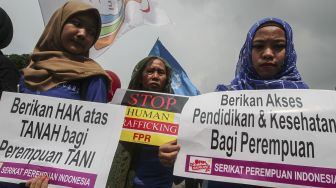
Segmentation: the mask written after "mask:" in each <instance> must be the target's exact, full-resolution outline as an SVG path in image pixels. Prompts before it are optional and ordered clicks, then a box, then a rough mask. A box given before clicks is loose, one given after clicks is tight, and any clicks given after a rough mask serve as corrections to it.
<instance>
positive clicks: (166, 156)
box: [159, 140, 181, 167]
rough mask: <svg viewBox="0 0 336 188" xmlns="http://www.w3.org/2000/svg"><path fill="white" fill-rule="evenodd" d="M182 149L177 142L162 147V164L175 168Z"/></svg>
mask: <svg viewBox="0 0 336 188" xmlns="http://www.w3.org/2000/svg"><path fill="white" fill-rule="evenodd" d="M180 148H181V146H180V145H178V144H177V140H173V141H170V142H168V143H165V144H163V145H161V146H160V148H159V159H160V162H161V164H163V166H166V167H171V166H173V164H174V162H175V160H176V157H177V154H178V152H179V151H180Z"/></svg>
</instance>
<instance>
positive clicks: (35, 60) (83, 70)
mask: <svg viewBox="0 0 336 188" xmlns="http://www.w3.org/2000/svg"><path fill="white" fill-rule="evenodd" d="M82 12H90V13H93V15H95V17H96V20H97V23H98V25H97V28H98V32H97V36H96V37H95V41H97V40H98V37H99V34H100V26H101V20H100V14H99V12H98V10H97V9H96V8H94V7H93V6H91V5H89V4H85V3H83V2H81V1H79V0H71V1H69V2H67V3H65V4H64V5H63V6H62V7H60V8H59V9H57V10H56V11H55V12H54V14H53V15H52V17H51V18H50V20H49V22H48V24H47V26H46V27H45V29H44V31H43V33H42V35H41V37H40V39H39V41H38V42H37V44H36V46H35V49H34V52H33V54H32V57H31V59H32V60H31V62H30V64H29V65H28V67H27V68H25V69H24V70H23V71H22V72H23V76H24V80H25V84H26V86H27V87H29V88H32V89H35V90H40V91H46V90H48V89H50V88H53V87H55V86H57V85H58V84H60V83H63V82H67V81H70V80H79V79H83V78H87V77H90V76H95V75H102V76H105V77H106V80H108V82H109V83H108V86H110V85H111V84H110V82H111V80H110V78H109V77H108V75H107V74H106V73H105V71H104V69H103V68H102V67H101V66H100V65H99V64H98V63H96V62H95V61H94V60H92V59H90V58H88V56H89V52H87V55H86V56H79V55H74V54H70V53H68V52H66V50H65V49H64V48H63V46H62V43H61V33H62V29H63V26H64V24H65V23H66V21H67V20H68V19H69V18H70V17H72V16H73V15H74V14H78V13H82Z"/></svg>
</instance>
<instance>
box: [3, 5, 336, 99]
mask: <svg viewBox="0 0 336 188" xmlns="http://www.w3.org/2000/svg"><path fill="white" fill-rule="evenodd" d="M156 1H157V2H158V5H159V6H160V8H162V9H164V10H165V11H166V13H167V14H168V16H169V17H170V19H171V20H172V22H174V24H169V25H165V26H141V27H137V28H134V29H133V30H131V31H129V32H127V33H126V34H124V35H123V36H121V37H120V38H119V39H118V40H117V41H116V42H115V43H114V44H113V45H112V46H111V47H110V48H109V49H108V50H107V51H106V52H105V53H104V54H103V55H101V56H100V57H98V58H97V59H96V61H97V62H98V63H100V64H101V65H102V67H103V68H104V69H109V70H112V71H113V72H115V73H117V74H118V76H119V77H120V80H121V83H122V88H127V86H128V83H129V80H130V77H131V72H132V70H133V68H134V66H135V65H136V63H137V62H139V61H140V60H141V59H142V58H144V57H146V56H147V55H148V53H149V51H150V50H151V48H152V46H153V44H154V43H155V41H156V39H157V38H158V37H159V39H160V40H161V42H162V43H163V44H164V45H165V47H166V48H167V49H168V50H169V51H170V52H171V54H172V55H173V56H174V57H175V58H176V59H177V61H178V62H179V63H180V65H181V66H182V67H183V68H184V70H185V71H186V73H187V74H188V76H189V78H190V79H191V81H192V82H193V83H194V85H195V86H196V87H197V88H198V89H199V90H200V91H201V93H207V92H212V91H214V89H215V88H216V85H217V84H219V83H224V84H228V83H230V81H231V80H232V79H233V77H234V71H235V66H236V63H237V60H238V56H239V51H240V48H241V47H242V45H243V43H244V41H245V38H246V34H247V31H248V30H249V28H250V27H251V26H252V25H253V24H254V23H255V22H256V21H257V20H259V19H261V18H264V17H268V16H274V17H279V18H281V19H284V20H285V21H287V22H288V23H289V24H290V25H291V26H292V29H293V33H294V46H295V49H296V52H297V55H298V60H297V66H298V69H299V72H300V73H301V76H302V78H303V80H304V81H305V82H306V83H307V84H308V85H309V86H310V88H312V89H328V90H334V89H335V87H336V76H335V72H336V62H335V60H336V48H335V44H336V19H335V18H336V11H335V7H336V1H335V0H281V1H279V0H156ZM0 6H1V7H2V8H3V9H5V10H6V12H7V13H8V14H9V15H10V17H11V19H12V22H13V25H14V37H13V40H12V43H11V44H10V45H9V46H8V47H7V48H5V49H4V50H3V52H4V53H5V54H13V53H16V54H23V53H31V52H32V51H33V47H34V46H35V44H36V42H37V40H38V38H39V37H40V35H41V33H42V31H43V28H44V25H43V21H42V15H41V11H40V8H39V4H38V1H37V0H0Z"/></svg>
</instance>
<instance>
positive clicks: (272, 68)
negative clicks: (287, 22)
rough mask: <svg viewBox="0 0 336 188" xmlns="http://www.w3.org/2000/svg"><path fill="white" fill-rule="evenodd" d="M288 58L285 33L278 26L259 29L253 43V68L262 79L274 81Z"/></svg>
mask: <svg viewBox="0 0 336 188" xmlns="http://www.w3.org/2000/svg"><path fill="white" fill-rule="evenodd" d="M285 56H286V35H285V31H284V30H283V29H282V28H280V27H278V26H265V27H261V28H260V29H258V31H257V32H256V33H255V36H254V38H253V42H252V62H253V67H254V69H255V70H256V72H257V73H258V75H259V76H260V77H261V78H262V79H266V80H267V79H273V78H274V77H275V76H276V75H277V74H278V73H279V72H280V71H281V68H282V65H283V62H284V60H285Z"/></svg>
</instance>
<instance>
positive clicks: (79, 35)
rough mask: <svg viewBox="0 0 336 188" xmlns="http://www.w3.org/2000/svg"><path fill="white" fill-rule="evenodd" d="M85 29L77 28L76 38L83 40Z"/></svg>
mask: <svg viewBox="0 0 336 188" xmlns="http://www.w3.org/2000/svg"><path fill="white" fill-rule="evenodd" d="M86 33H87V32H86V29H85V28H79V29H78V32H77V37H78V38H80V39H84V38H85V36H86Z"/></svg>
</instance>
